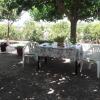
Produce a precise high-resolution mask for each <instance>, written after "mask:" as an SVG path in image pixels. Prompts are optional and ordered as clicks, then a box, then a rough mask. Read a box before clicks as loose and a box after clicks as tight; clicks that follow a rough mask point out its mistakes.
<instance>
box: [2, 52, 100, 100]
mask: <svg viewBox="0 0 100 100" xmlns="http://www.w3.org/2000/svg"><path fill="white" fill-rule="evenodd" d="M87 66H88V64H87V63H86V64H85V65H84V69H83V73H82V74H78V75H77V76H76V75H74V64H73V63H72V64H70V63H63V61H62V60H58V59H49V60H48V63H47V65H46V66H45V64H44V63H42V68H41V70H39V71H37V70H36V67H37V64H36V63H32V61H31V63H30V64H25V67H22V63H21V58H20V57H18V56H17V55H16V54H8V53H3V54H2V53H0V100H100V79H97V78H96V64H94V65H93V67H92V69H91V70H89V69H88V68H87Z"/></svg>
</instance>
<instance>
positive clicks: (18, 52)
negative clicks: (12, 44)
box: [16, 46, 23, 57]
mask: <svg viewBox="0 0 100 100" xmlns="http://www.w3.org/2000/svg"><path fill="white" fill-rule="evenodd" d="M16 50H17V55H18V56H20V57H22V55H23V46H17V47H16Z"/></svg>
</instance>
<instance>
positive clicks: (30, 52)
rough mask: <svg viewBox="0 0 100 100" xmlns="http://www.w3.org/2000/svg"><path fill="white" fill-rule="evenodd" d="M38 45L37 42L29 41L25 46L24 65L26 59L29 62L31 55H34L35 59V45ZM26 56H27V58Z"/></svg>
mask: <svg viewBox="0 0 100 100" xmlns="http://www.w3.org/2000/svg"><path fill="white" fill-rule="evenodd" d="M36 45H37V43H36V42H28V43H27V44H26V45H25V47H24V48H23V57H22V61H23V67H24V64H25V61H27V63H29V60H30V57H33V58H34V59H33V60H35V59H36V58H35V57H36V55H35V54H34V47H35V46H36ZM25 58H27V59H26V60H25Z"/></svg>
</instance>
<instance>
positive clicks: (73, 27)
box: [70, 20, 77, 44]
mask: <svg viewBox="0 0 100 100" xmlns="http://www.w3.org/2000/svg"><path fill="white" fill-rule="evenodd" d="M70 23H71V28H70V29H71V33H70V40H71V42H72V43H73V44H75V43H76V38H77V36H76V28H77V20H70Z"/></svg>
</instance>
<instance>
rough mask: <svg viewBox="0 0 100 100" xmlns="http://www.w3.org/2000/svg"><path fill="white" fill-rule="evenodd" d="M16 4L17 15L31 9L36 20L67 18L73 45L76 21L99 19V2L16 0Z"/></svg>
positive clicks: (87, 0) (93, 0)
mask: <svg viewBox="0 0 100 100" xmlns="http://www.w3.org/2000/svg"><path fill="white" fill-rule="evenodd" d="M10 1H11V0H10ZM12 2H13V0H12ZM16 4H18V6H17V7H18V12H19V13H20V12H21V11H22V10H28V9H32V10H33V12H31V15H32V14H33V15H34V16H36V17H35V19H36V20H39V19H47V20H55V19H58V18H62V17H63V16H67V17H68V19H69V20H70V22H71V32H70V33H71V35H70V37H71V40H72V41H73V43H75V42H76V26H77V21H78V20H90V19H94V18H99V17H100V0H16ZM11 7H12V6H11ZM37 15H38V16H37Z"/></svg>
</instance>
